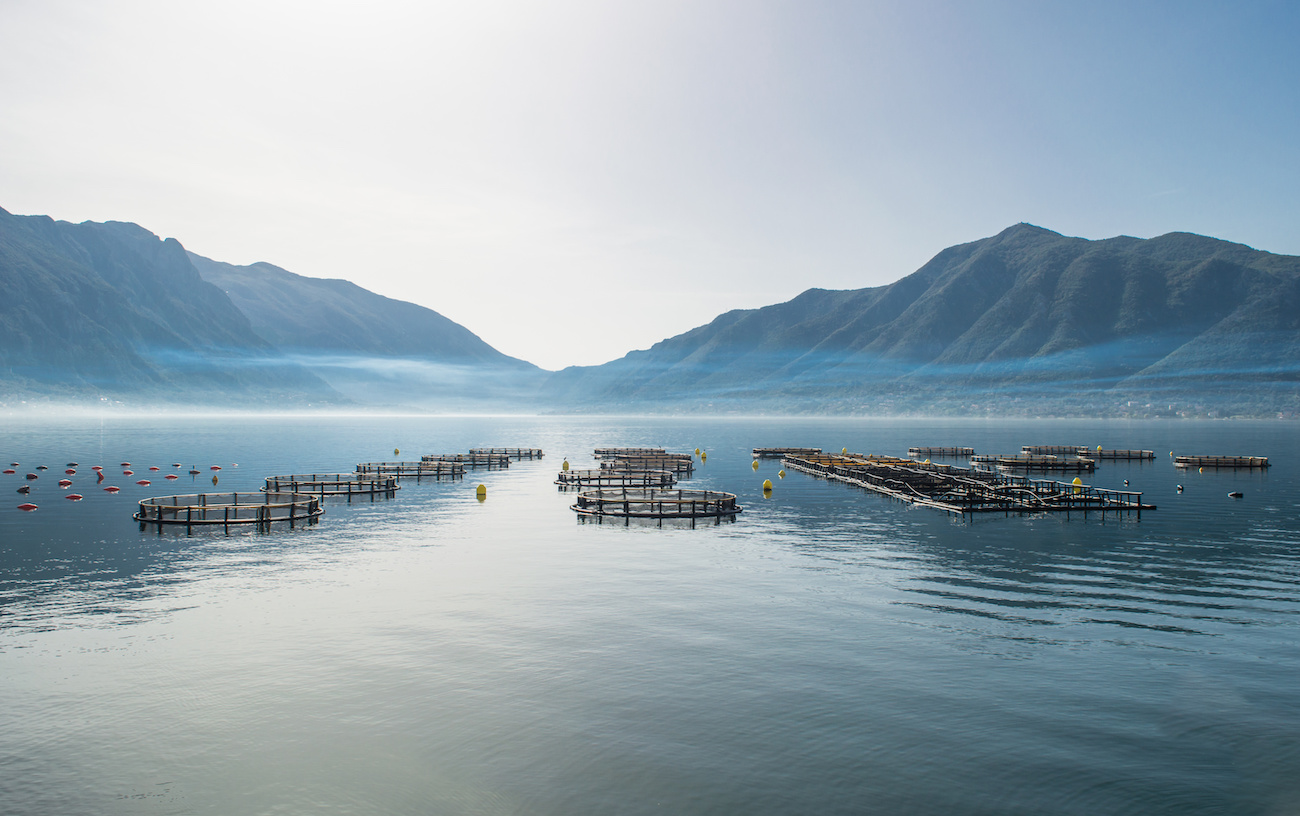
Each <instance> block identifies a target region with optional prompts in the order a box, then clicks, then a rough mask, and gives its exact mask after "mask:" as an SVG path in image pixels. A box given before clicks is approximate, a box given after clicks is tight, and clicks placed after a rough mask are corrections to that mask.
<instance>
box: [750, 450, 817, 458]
mask: <svg viewBox="0 0 1300 816" xmlns="http://www.w3.org/2000/svg"><path fill="white" fill-rule="evenodd" d="M821 452H822V449H821V448H754V458H755V459H784V458H785V457H787V456H815V455H817V454H819V453H821Z"/></svg>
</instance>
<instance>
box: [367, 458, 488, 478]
mask: <svg viewBox="0 0 1300 816" xmlns="http://www.w3.org/2000/svg"><path fill="white" fill-rule="evenodd" d="M357 473H373V474H379V475H383V476H396V477H398V478H406V477H412V476H413V477H415V479H416V481H419V480H421V479H459V478H461V477H462V476H464V475H465V466H464V465H462V464H461V463H460V462H364V463H362V464H359V465H357Z"/></svg>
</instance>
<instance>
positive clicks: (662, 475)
mask: <svg viewBox="0 0 1300 816" xmlns="http://www.w3.org/2000/svg"><path fill="white" fill-rule="evenodd" d="M555 483H556V484H557V485H559V486H560V487H565V488H572V487H658V488H666V487H672V486H673V485H675V484H677V477H676V476H675V475H674V474H673V473H672V471H669V470H611V469H605V468H601V469H599V470H562V471H560V473H559V475H558V477H557V478H556V479H555Z"/></svg>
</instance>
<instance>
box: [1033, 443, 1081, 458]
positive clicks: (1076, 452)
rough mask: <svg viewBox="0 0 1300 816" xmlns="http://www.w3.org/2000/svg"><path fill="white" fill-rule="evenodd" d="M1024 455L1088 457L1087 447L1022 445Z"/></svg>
mask: <svg viewBox="0 0 1300 816" xmlns="http://www.w3.org/2000/svg"><path fill="white" fill-rule="evenodd" d="M1020 452H1021V453H1022V454H1026V455H1030V456H1087V455H1088V446H1087V445H1022V446H1021V447H1020Z"/></svg>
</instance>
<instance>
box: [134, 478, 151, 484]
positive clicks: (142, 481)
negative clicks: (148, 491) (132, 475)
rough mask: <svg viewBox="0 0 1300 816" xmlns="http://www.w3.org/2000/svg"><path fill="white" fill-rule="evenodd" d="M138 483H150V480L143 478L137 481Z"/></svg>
mask: <svg viewBox="0 0 1300 816" xmlns="http://www.w3.org/2000/svg"><path fill="white" fill-rule="evenodd" d="M136 484H138V485H148V484H149V480H148V479H141V480H140V481H138V482H136Z"/></svg>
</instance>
